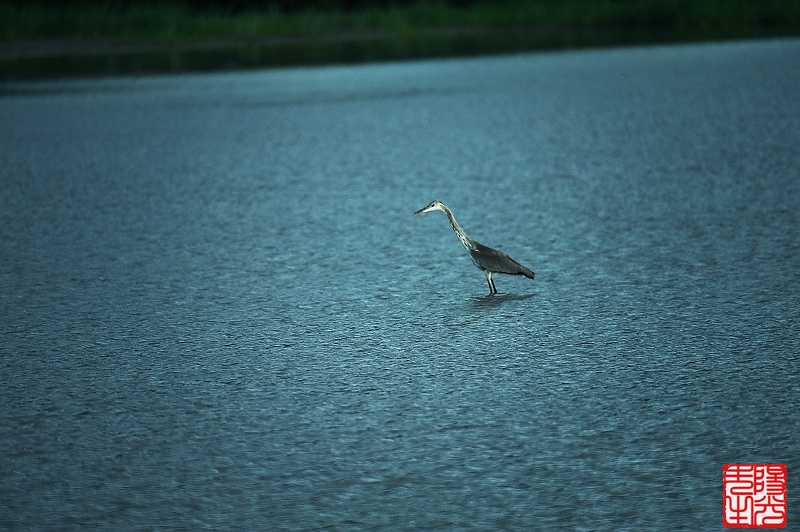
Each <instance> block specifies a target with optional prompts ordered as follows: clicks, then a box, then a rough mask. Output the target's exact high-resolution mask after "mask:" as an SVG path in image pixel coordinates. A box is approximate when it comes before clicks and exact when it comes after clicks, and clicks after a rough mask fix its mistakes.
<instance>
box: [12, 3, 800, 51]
mask: <svg viewBox="0 0 800 532" xmlns="http://www.w3.org/2000/svg"><path fill="white" fill-rule="evenodd" d="M509 27H512V28H513V27H531V28H547V29H548V31H557V30H564V31H580V30H585V29H590V30H598V29H602V30H613V31H626V30H636V31H639V32H641V31H648V30H650V31H655V32H660V33H671V34H676V35H680V34H681V33H685V34H698V33H702V32H709V33H712V34H713V33H718V34H725V35H736V34H741V35H742V36H752V35H760V34H764V35H774V34H783V35H787V34H800V1H798V0H596V1H593V0H563V1H552V0H539V1H522V0H505V1H499V2H488V1H486V2H477V3H476V4H474V5H472V6H471V7H468V8H463V9H459V8H455V7H451V6H449V5H447V4H446V3H444V2H441V1H433V2H424V1H419V2H417V3H414V4H411V5H407V6H395V7H391V8H387V9H377V8H366V9H361V10H356V11H320V10H306V11H300V12H296V13H283V12H281V11H279V10H277V9H274V8H273V9H265V10H262V11H252V12H246V13H224V12H215V11H211V10H207V11H193V10H192V9H190V8H189V7H187V6H186V5H183V4H180V3H166V4H156V3H153V4H130V5H127V6H124V7H120V6H119V5H117V6H116V7H114V5H113V4H109V5H105V6H104V5H89V4H85V5H80V4H78V5H73V6H43V5H37V4H36V3H31V4H27V5H24V6H19V5H16V4H8V3H2V0H0V41H26V40H45V39H69V40H91V39H113V40H115V41H118V42H129V43H135V42H160V43H174V42H182V41H201V40H209V39H270V38H286V37H299V38H310V39H322V40H325V39H330V38H337V37H341V36H343V35H344V36H360V35H363V36H367V37H368V36H369V35H370V34H375V33H378V34H381V35H383V36H386V35H395V36H400V37H404V38H411V37H414V36H415V35H417V34H420V33H424V32H431V31H436V30H444V29H458V30H470V29H476V30H481V29H486V30H494V31H500V30H502V29H503V28H509Z"/></svg>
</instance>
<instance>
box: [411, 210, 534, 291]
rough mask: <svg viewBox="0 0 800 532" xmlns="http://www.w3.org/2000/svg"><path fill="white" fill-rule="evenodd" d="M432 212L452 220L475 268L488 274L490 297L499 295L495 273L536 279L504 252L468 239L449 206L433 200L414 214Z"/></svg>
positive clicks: (530, 272) (452, 224) (454, 229)
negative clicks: (494, 277) (438, 212)
mask: <svg viewBox="0 0 800 532" xmlns="http://www.w3.org/2000/svg"><path fill="white" fill-rule="evenodd" d="M431 211H442V212H443V213H445V214H446V215H447V219H448V220H450V225H451V226H453V231H455V232H456V236H457V237H458V239H459V240H460V241H461V243H462V244H463V245H464V247H465V248H467V251H468V252H469V256H470V258H471V259H472V262H474V263H475V266H477V267H478V268H480V269H481V270H483V272H484V273H485V274H486V282H488V283H489V295H493V294H496V293H497V287H496V286H495V285H494V279H492V275H493V274H495V273H505V274H508V275H524V276H525V277H527V278H529V279H533V278H534V273H533V272H532V271H530V270H529V269H528V268H526V267H525V266H523V265H522V264H520V263H519V262H517V261H515V260H514V259H512V258H511V257H509V256H508V255H506V254H505V253H503V252H502V251H497V250H496V249H492V248H490V247H488V246H484V245H483V244H481V243H480V242H476V241H475V240H472V239H471V238H470V237H468V236H467V233H465V232H464V230H463V229H461V226H460V225H458V222H457V221H456V217H455V216H453V211H451V210H450V209H449V208H448V207H447V205H445V204H444V203H442V202H441V201H439V200H433V201H432V202H431V204H430V205H428V206H427V207H423V208H422V209H420V210H418V211H417V212H415V213H414V214H424V213H426V212H431Z"/></svg>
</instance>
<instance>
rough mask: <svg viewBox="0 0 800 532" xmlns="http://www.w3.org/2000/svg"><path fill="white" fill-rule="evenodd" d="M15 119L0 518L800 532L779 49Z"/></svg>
mask: <svg viewBox="0 0 800 532" xmlns="http://www.w3.org/2000/svg"><path fill="white" fill-rule="evenodd" d="M2 94H3V96H1V97H0V180H1V181H2V186H0V253H1V257H2V259H1V260H0V332H2V338H3V342H2V345H0V449H2V452H1V453H0V528H5V529H29V528H57V529H70V528H86V527H98V528H104V529H116V530H119V529H138V528H141V529H150V528H156V527H165V528H169V529H174V528H187V529H196V528H208V529H231V528H242V529H262V530H319V529H329V530H349V529H353V530H385V529H393V530H417V529H428V530H434V529H435V530H442V529H464V528H474V529H480V530H504V529H505V530H542V529H557V530H596V529H598V530H621V529H649V530H654V529H659V530H679V529H685V530H718V529H720V528H721V521H722V512H721V510H722V493H721V468H722V464H724V463H729V462H779V463H785V464H787V468H788V474H789V485H788V496H789V511H788V517H789V526H788V527H787V528H788V529H793V528H794V529H797V523H798V522H800V487H798V486H800V477H798V473H800V442H799V440H798V434H800V408H798V405H799V403H800V291H798V281H800V174H799V173H798V172H800V41H798V40H776V41H764V42H743V43H727V44H704V45H690V46H670V47H646V48H624V49H611V50H595V51H577V52H564V53H545V54H531V55H513V56H505V57H486V58H475V59H459V60H440V61H420V62H409V63H392V64H373V65H362V66H353V67H351V66H335V67H328V68H313V69H289V70H272V71H261V72H250V73H226V74H216V75H197V76H189V75H187V76H175V77H148V78H118V79H99V80H79V81H71V82H58V83H34V84H24V85H23V84H20V85H6V86H4V87H2ZM435 198H438V199H441V200H443V201H444V202H446V203H447V204H448V205H449V206H450V207H451V208H452V209H453V211H454V212H455V215H456V216H457V218H458V220H459V222H460V223H461V225H462V226H463V227H464V229H465V230H466V231H467V232H468V233H469V235H470V236H471V237H473V238H475V239H477V240H479V241H481V242H483V243H484V244H487V245H489V246H492V247H496V248H499V249H501V250H503V251H505V252H507V253H509V254H510V255H512V256H513V257H514V258H515V259H517V260H518V261H520V262H522V263H523V264H525V265H526V266H528V267H529V268H531V269H532V270H534V271H535V272H536V279H535V280H533V281H531V280H529V279H526V278H523V277H507V276H499V275H498V276H496V282H497V287H498V289H499V291H500V293H499V294H498V295H496V296H488V286H487V284H486V281H485V279H484V277H483V274H482V273H481V272H480V271H479V270H478V269H476V268H475V267H474V266H473V265H472V263H471V262H470V260H469V257H468V255H467V253H466V252H465V250H464V249H463V248H462V247H461V245H460V244H459V242H458V240H457V239H456V238H455V236H454V235H453V232H452V231H451V230H450V228H449V226H448V224H447V221H446V218H445V217H444V215H443V214H442V213H439V212H434V213H430V214H425V215H422V216H413V212H414V211H416V210H417V209H419V208H421V207H423V206H425V205H427V204H428V203H429V202H430V201H431V200H433V199H435Z"/></svg>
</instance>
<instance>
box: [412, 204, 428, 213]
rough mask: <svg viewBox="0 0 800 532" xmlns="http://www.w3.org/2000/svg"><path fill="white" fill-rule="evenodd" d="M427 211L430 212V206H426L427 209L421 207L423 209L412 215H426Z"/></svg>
mask: <svg viewBox="0 0 800 532" xmlns="http://www.w3.org/2000/svg"><path fill="white" fill-rule="evenodd" d="M428 210H430V205H428V206H427V207H423V208H421V209H420V210H418V211H417V212H415V213H414V214H423V213H426V212H428Z"/></svg>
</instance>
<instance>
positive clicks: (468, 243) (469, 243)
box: [442, 205, 475, 250]
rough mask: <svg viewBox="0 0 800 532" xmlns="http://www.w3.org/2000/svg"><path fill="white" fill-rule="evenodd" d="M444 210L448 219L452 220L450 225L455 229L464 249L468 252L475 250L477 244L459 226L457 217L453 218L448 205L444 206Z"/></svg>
mask: <svg viewBox="0 0 800 532" xmlns="http://www.w3.org/2000/svg"><path fill="white" fill-rule="evenodd" d="M442 209H443V210H444V213H445V214H446V215H447V219H448V220H450V225H451V226H452V227H453V231H455V233H456V236H457V237H458V239H459V240H460V241H461V243H462V244H463V245H464V247H465V248H467V250H472V249H475V244H473V243H472V239H471V238H470V237H468V236H467V233H465V232H464V230H463V229H461V226H460V225H458V222H457V221H456V217H455V216H453V211H451V210H450V209H449V208H448V207H447V206H446V205H442Z"/></svg>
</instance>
